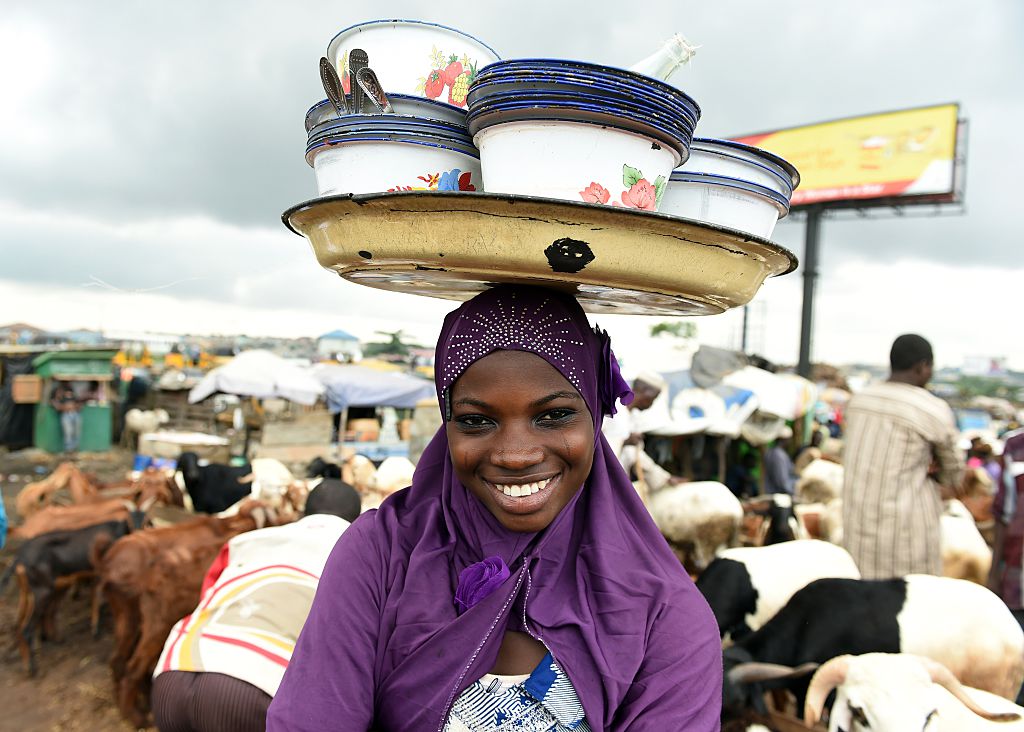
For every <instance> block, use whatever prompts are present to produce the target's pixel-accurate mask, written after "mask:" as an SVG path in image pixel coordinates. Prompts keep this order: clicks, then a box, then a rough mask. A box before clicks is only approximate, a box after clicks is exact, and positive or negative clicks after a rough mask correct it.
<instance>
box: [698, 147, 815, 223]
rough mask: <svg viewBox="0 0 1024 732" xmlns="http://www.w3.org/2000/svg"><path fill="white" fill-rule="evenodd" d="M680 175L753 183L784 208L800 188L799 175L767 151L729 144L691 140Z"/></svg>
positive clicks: (790, 166)
mask: <svg viewBox="0 0 1024 732" xmlns="http://www.w3.org/2000/svg"><path fill="white" fill-rule="evenodd" d="M682 171H683V172H686V173H706V174H710V175H723V176H726V177H729V178H738V179H740V180H745V181H748V182H750V183H756V184H757V185H761V186H764V187H766V188H769V189H771V190H773V191H775V192H776V193H778V194H779V195H780V196H782V197H783V198H785V201H786V205H787V206H788V205H789V201H790V199H791V198H792V197H793V190H794V189H795V188H796V187H797V186H798V185H800V173H799V172H797V169H796V168H795V167H794V166H793V165H792V164H791V163H789V162H788V161H786V160H784V159H783V158H781V157H779V156H778V155H775V154H774V153H770V152H768V151H767V150H762V149H760V148H757V147H754V146H752V145H745V144H743V143H741V142H733V141H732V140H714V139H709V138H702V137H697V138H694V140H693V142H692V143H691V144H690V158H689V160H687V161H686V163H684V164H683V166H682Z"/></svg>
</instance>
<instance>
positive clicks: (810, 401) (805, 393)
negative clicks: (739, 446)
mask: <svg viewBox="0 0 1024 732" xmlns="http://www.w3.org/2000/svg"><path fill="white" fill-rule="evenodd" d="M722 383H723V384H726V385H728V386H734V387H736V388H738V389H745V390H747V391H751V392H753V393H754V394H756V395H757V398H758V401H759V402H760V405H759V407H758V409H759V410H760V411H761V412H765V413H767V414H771V415H774V416H776V417H781V418H782V419H784V420H794V419H797V418H798V417H802V416H803V415H805V414H807V412H808V411H810V410H811V408H813V407H814V404H815V402H817V401H818V387H816V386H815V385H814V384H812V383H811V382H810V381H808V380H807V379H805V378H803V377H801V376H797V375H796V374H773V373H771V372H770V371H765V370H763V369H759V368H755V367H753V366H747V367H745V368H742V369H740V370H739V371H733V372H732V373H731V374H728V375H726V376H725V378H723V379H722Z"/></svg>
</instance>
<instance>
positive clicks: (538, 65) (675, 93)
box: [479, 58, 700, 118]
mask: <svg viewBox="0 0 1024 732" xmlns="http://www.w3.org/2000/svg"><path fill="white" fill-rule="evenodd" d="M537 71H542V72H543V73H545V74H547V75H561V76H562V78H577V79H578V78H581V77H582V78H583V79H586V80H592V81H595V82H596V81H603V82H605V83H625V84H627V85H630V86H635V84H636V81H637V80H638V79H641V80H643V84H642V87H641V89H642V90H643V91H645V92H647V93H651V94H661V95H662V96H664V97H666V98H669V99H675V100H678V101H679V102H681V103H684V104H686V105H687V106H689V107H692V108H693V110H694V111H695V113H696V116H697V117H698V118H699V117H700V107H699V106H698V105H697V102H696V101H694V100H693V98H692V97H690V96H689V95H687V94H685V93H684V92H682V91H681V90H679V89H678V88H676V87H674V86H672V85H671V84H669V83H667V82H665V81H662V80H660V79H655V78H652V77H650V76H645V75H644V74H638V73H636V72H635V71H629V70H628V69H620V68H616V67H614V66H605V65H603V64H594V63H590V62H587V61H573V60H571V59H544V58H517V59H505V60H503V61H501V62H500V63H496V64H494V65H492V66H489V67H486V68H484V69H481V70H480V74H479V76H480V77H482V78H487V77H490V76H493V75H494V74H496V73H497V74H501V75H503V76H506V77H509V76H514V75H516V74H527V75H529V74H533V73H536V72H537Z"/></svg>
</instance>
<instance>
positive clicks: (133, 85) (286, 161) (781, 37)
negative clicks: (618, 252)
mask: <svg viewBox="0 0 1024 732" xmlns="http://www.w3.org/2000/svg"><path fill="white" fill-rule="evenodd" d="M3 7H4V13H3V20H2V22H0V91H2V95H3V99H2V101H0V324H2V323H4V322H11V321H26V322H29V323H32V324H36V325H40V326H43V327H49V328H59V329H65V328H77V327H83V328H105V329H117V330H154V331H170V332H193V333H212V332H241V333H247V334H250V335H264V334H268V335H291V336H300V335H317V334H319V333H322V332H324V331H327V330H332V329H334V328H338V327H341V328H345V329H347V330H350V331H352V332H354V333H356V334H358V335H360V336H363V337H367V336H372V335H373V331H374V330H375V329H378V328H395V327H402V328H405V329H406V330H408V331H410V332H413V333H414V334H416V335H417V336H418V337H419V338H420V339H421V340H423V341H432V339H433V338H434V337H435V336H436V333H437V330H438V328H439V326H440V318H441V316H442V315H443V314H444V313H445V312H446V311H447V310H448V309H450V307H451V305H450V304H448V303H445V302H443V301H431V300H426V299H423V298H413V297H411V296H403V295H396V294H392V293H381V292H377V291H374V290H370V289H368V288H363V287H359V286H356V285H352V284H349V283H347V282H344V281H342V280H340V279H338V278H337V277H336V276H334V275H332V274H330V273H327V272H326V271H324V270H321V269H320V268H319V267H318V265H317V263H316V260H315V258H314V257H313V255H312V252H311V251H310V249H309V247H308V245H307V244H306V242H305V240H303V239H301V238H299V237H296V236H294V235H293V234H291V233H289V232H288V231H286V230H285V229H284V227H283V226H282V225H281V223H280V214H281V212H282V211H283V210H284V209H286V208H288V207H289V206H290V205H292V204H294V203H297V202H300V201H303V200H306V199H308V198H310V197H312V196H313V195H314V194H315V182H314V177H313V172H312V170H311V169H310V168H309V167H308V166H307V165H306V163H305V161H304V159H303V147H304V144H305V131H304V129H303V115H304V113H305V111H306V109H307V108H308V107H309V106H310V105H311V104H312V103H314V102H316V101H318V100H319V99H321V98H323V91H322V88H321V87H320V83H319V78H318V75H317V70H316V63H317V59H318V58H319V57H320V56H321V55H322V54H323V53H324V51H325V49H326V46H327V43H328V41H329V40H330V39H331V37H332V36H333V35H334V33H335V32H336V31H337V30H339V29H341V28H343V27H345V26H347V25H350V24H352V23H356V22H359V21H362V20H369V19H373V18H379V17H404V18H415V19H423V20H430V21H436V22H440V23H444V24H447V25H453V26H455V27H458V28H460V29H462V30H464V31H466V32H469V33H471V34H473V35H476V36H477V37H479V38H481V39H482V40H484V41H486V42H487V43H489V44H490V45H491V46H493V47H494V48H495V49H496V50H497V51H498V52H499V53H500V54H501V55H502V56H503V57H506V58H511V57H517V56H544V57H564V58H576V59H583V60H587V61H595V62H605V63H609V64H612V65H619V66H628V65H629V64H631V63H632V62H634V61H636V60H638V59H639V58H642V57H644V56H646V55H648V54H649V53H650V52H651V51H652V50H653V49H654V48H655V47H656V46H658V44H659V43H660V42H661V41H662V40H664V38H666V37H667V36H668V35H670V34H671V33H672V32H674V31H678V32H681V33H683V34H684V35H686V36H687V37H688V38H689V39H690V40H691V41H692V42H694V43H697V44H699V45H700V46H701V48H700V50H699V51H698V54H697V56H696V58H695V59H694V60H693V62H691V66H690V67H689V68H687V69H684V70H683V72H681V73H680V74H679V75H678V76H676V77H673V79H672V81H673V83H675V84H677V85H679V86H680V87H681V88H683V89H684V90H685V91H687V92H688V93H689V94H691V95H692V96H693V97H694V98H695V99H696V100H697V101H698V102H699V103H700V105H701V107H702V108H703V111H704V115H703V118H702V119H701V121H700V124H699V126H698V134H699V135H702V136H707V137H718V136H731V135H739V134H743V133H750V132H759V131H763V130H767V129H773V128H779V127H787V126H793V125H798V124H802V123H806V122H814V121H819V120H824V119H831V118H836V117H842V116H849V115H855V114H861V113H870V112H874V111H882V110H890V109H897V108H901V107H910V106H919V105H927V104H935V103H942V102H949V101H957V102H960V103H961V104H962V105H963V110H962V111H963V113H964V115H965V116H966V117H967V118H969V120H970V133H969V151H968V164H967V165H968V170H967V196H966V202H967V207H966V214H964V215H959V216H943V217H905V218H894V217H885V218H879V219H858V218H853V217H849V216H847V217H845V218H842V219H826V220H825V221H824V224H823V230H822V234H823V245H822V263H821V278H820V280H819V297H818V307H817V313H816V328H815V340H814V358H815V360H826V361H831V362H837V363H844V362H852V361H860V362H873V363H881V362H884V361H885V360H886V356H887V353H888V347H889V345H890V343H891V341H892V338H893V337H895V336H896V335H898V334H899V333H901V332H907V331H916V332H919V333H921V334H923V335H925V336H926V337H927V338H929V339H930V340H931V341H932V342H933V345H934V347H935V352H936V357H937V360H938V362H939V363H940V364H943V365H959V364H960V363H961V362H962V360H963V359H964V358H965V357H968V356H975V355H990V356H1006V357H1008V358H1009V361H1010V365H1011V366H1012V367H1015V368H1018V369H1024V338H1022V337H1021V336H1020V329H1019V328H1016V329H1014V326H1013V325H1012V324H1011V323H1012V322H1013V321H1010V319H1009V316H1010V314H1011V313H1013V312H1016V311H1018V310H1019V308H1020V304H1019V303H1020V300H1021V292H1022V289H1024V288H1022V285H1024V265H1022V262H1021V255H1020V252H1021V250H1022V247H1021V244H1022V242H1021V235H1020V233H1019V232H1020V223H1019V218H1020V217H1021V216H1022V209H1024V206H1022V204H1021V203H1020V196H1019V191H1020V185H1019V181H1018V180H1017V178H1018V177H1019V175H1020V170H1021V169H1022V168H1024V135H1022V134H1021V132H1020V124H1021V120H1022V119H1024V92H1022V91H1021V89H1022V82H1021V79H1022V78H1024V73H1022V72H1024V43H1022V42H1021V31H1022V29H1024V4H1022V3H1018V2H1014V1H1013V0H1003V1H1000V0H987V1H985V0H974V1H973V2H970V3H964V2H962V1H960V2H945V1H939V0H914V1H907V0H904V1H903V2H892V0H886V1H884V2H882V1H877V0H861V1H859V2H844V1H841V0H840V1H837V2H829V3H824V2H810V1H809V0H807V1H804V2H795V1H785V0H776V2H772V3H764V2H753V1H751V2H741V1H739V0H733V1H726V0H716V1H715V2H689V1H683V0H668V1H664V2H660V1H658V0H649V1H648V2H646V3H643V4H642V5H636V4H630V3H621V2H610V1H605V0H591V2H588V3H571V4H570V3H562V4H556V3H552V2H550V0H545V1H543V2H539V1H534V0H521V1H520V2H517V3H514V4H509V3H476V4H472V3H463V4H458V5H455V4H452V5H448V6H446V5H444V4H443V3H420V2H385V1H384V0H376V1H375V2H363V1H359V0H348V1H347V2H337V0H335V1H334V2H290V3H283V2H258V1H252V2H234V1H228V0H221V1H219V2H198V1H197V0H179V1H178V2H175V3H160V4H157V3H144V2H137V1H136V2H124V1H123V2H117V1H115V0H107V1H104V2H80V1H72V0H65V1H64V2H57V1H55V0H51V1H44V0H31V1H30V2H22V1H21V0H4V2H3ZM774 238H775V239H776V240H777V241H778V242H779V243H780V244H782V245H784V246H787V247H789V248H791V249H792V250H793V251H794V252H795V253H796V254H797V255H798V256H800V255H802V249H803V245H802V241H803V224H802V223H801V222H798V221H793V222H786V221H784V222H782V223H781V224H780V225H779V227H778V228H777V229H776V235H775V237H774ZM801 276H802V270H798V271H797V272H795V273H793V274H790V275H787V276H785V277H782V278H779V279H776V280H771V281H769V282H768V283H767V284H766V285H765V286H764V288H762V290H761V292H760V293H759V294H758V296H757V298H756V300H755V306H754V308H753V310H752V314H751V320H752V324H753V326H754V327H753V329H752V332H751V345H753V346H754V347H757V348H759V349H760V350H762V351H763V352H764V353H765V354H766V355H767V356H768V357H769V358H772V359H774V360H777V361H781V362H784V363H792V362H795V360H796V356H797V348H798V342H799V328H800V320H799V317H800V301H801V287H802V284H801ZM597 320H598V321H599V322H601V324H602V325H605V326H606V327H609V328H610V330H611V331H612V334H613V336H615V337H616V339H617V343H618V346H617V350H618V351H619V352H620V354H621V355H622V356H623V358H624V360H626V361H627V362H628V361H629V360H630V358H631V357H632V358H634V359H635V358H636V355H637V354H639V353H641V352H642V351H643V349H644V347H645V344H644V339H643V334H644V333H645V332H646V331H645V329H646V328H647V326H649V325H650V324H651V322H652V321H649V320H648V319H639V320H637V319H629V318H624V317H623V316H618V317H617V318H597ZM696 322H697V325H698V333H699V338H700V340H701V341H704V342H708V343H712V344H716V345H723V346H737V345H738V343H739V324H740V313H739V312H734V313H728V314H725V315H722V316H715V317H711V318H700V319H697V320H696Z"/></svg>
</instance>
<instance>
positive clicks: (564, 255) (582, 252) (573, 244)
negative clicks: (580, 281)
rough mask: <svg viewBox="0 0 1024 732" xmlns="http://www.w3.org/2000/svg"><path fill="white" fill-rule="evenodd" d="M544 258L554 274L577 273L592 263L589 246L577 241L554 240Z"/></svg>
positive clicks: (546, 250) (592, 258)
mask: <svg viewBox="0 0 1024 732" xmlns="http://www.w3.org/2000/svg"><path fill="white" fill-rule="evenodd" d="M544 256H545V257H547V258H548V264H549V265H551V269H552V270H554V271H555V272H569V273H573V272H579V271H580V270H582V269H583V268H584V267H586V266H587V265H588V264H590V263H591V262H593V261H594V259H595V257H594V253H593V252H592V251H590V245H589V244H587V243H586V242H585V241H579V240H578V239H568V238H565V239H556V240H555V241H553V242H552V243H551V246H549V247H548V248H547V249H545V250H544Z"/></svg>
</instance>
